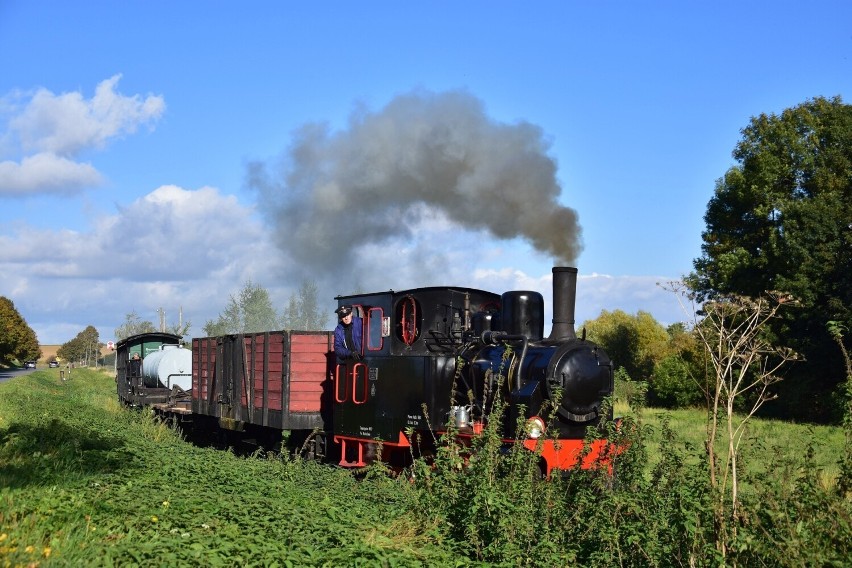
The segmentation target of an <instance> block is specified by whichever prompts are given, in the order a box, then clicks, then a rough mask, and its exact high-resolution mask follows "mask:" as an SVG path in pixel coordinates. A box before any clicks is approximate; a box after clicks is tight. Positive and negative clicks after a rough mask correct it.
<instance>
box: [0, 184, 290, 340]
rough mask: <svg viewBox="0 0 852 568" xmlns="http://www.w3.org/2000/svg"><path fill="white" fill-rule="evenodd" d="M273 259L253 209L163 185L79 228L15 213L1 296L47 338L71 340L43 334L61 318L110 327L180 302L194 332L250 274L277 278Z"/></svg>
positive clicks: (214, 194)
mask: <svg viewBox="0 0 852 568" xmlns="http://www.w3.org/2000/svg"><path fill="white" fill-rule="evenodd" d="M275 258H276V255H275V254H274V245H273V244H272V242H271V240H270V239H269V237H268V232H267V231H266V230H265V229H264V227H263V226H262V223H261V222H260V221H259V220H258V219H257V218H256V215H255V212H254V209H253V208H252V207H248V206H245V205H242V204H241V203H239V202H238V201H237V199H236V197H234V196H232V195H224V194H222V193H221V192H220V191H219V190H217V189H215V188H211V187H202V188H200V189H196V190H187V189H183V188H180V187H177V186H173V185H166V186H162V187H159V188H157V189H156V190H154V191H152V192H151V193H149V194H147V195H145V196H143V197H141V198H139V199H137V200H135V201H134V202H132V203H130V204H129V205H126V206H123V207H120V208H118V210H117V212H116V213H115V214H112V215H108V216H105V217H102V218H100V219H97V220H95V221H94V222H93V223H92V225H91V226H90V227H89V228H88V229H87V230H84V231H72V230H67V229H63V230H42V229H35V228H33V227H31V226H29V225H27V224H25V221H19V224H18V225H17V226H16V228H15V229H14V230H13V232H12V233H11V234H10V235H4V236H0V273H2V274H4V279H3V280H2V281H0V295H5V296H8V297H12V298H14V299H15V304H16V306H18V305H20V306H21V310H22V314H23V315H24V317H25V318H26V319H27V321H28V323H30V325H31V326H33V328H34V329H36V331H37V333H39V338H40V340H41V341H42V342H44V343H61V342H64V341H67V340H68V339H69V337H68V336H62V335H60V336H58V337H56V336H51V335H47V334H54V333H55V334H60V333H63V331H64V330H65V329H67V326H72V327H73V326H75V325H76V326H79V328H78V329H77V330H76V331H74V333H73V334H71V337H73V335H74V334H76V333H77V332H78V331H80V330H81V329H83V328H84V327H85V326H86V325H89V324H91V325H95V326H96V327H97V328H98V329H99V330H100V331H101V332H102V333H110V334H111V333H112V330H113V329H114V328H115V327H116V326H117V325H119V324H120V323H121V321H122V320H123V318H124V314H126V313H128V312H129V311H131V310H136V311H137V312H138V313H139V314H140V315H142V317H145V318H146V319H151V318H152V315H149V314H152V313H153V311H154V310H155V309H156V308H158V307H163V308H165V309H166V310H167V312H169V321H172V320H176V316H177V314H176V312H177V310H178V308H179V307H181V306H182V307H183V309H184V314H185V317H186V318H188V319H192V320H193V321H194V322H195V326H194V329H193V330H192V331H193V332H194V333H197V334H200V328H201V326H202V325H203V324H204V322H205V321H206V320H207V319H211V318H215V316H216V315H217V314H218V313H219V312H220V311H221V310H222V309H223V308H224V306H225V304H226V302H227V300H228V297H229V295H230V294H232V293H235V292H236V291H238V290H239V288H240V287H241V286H242V284H243V283H244V282H245V281H246V280H249V279H251V280H253V281H255V282H258V283H261V284H263V285H265V286H268V287H270V288H272V287H277V286H278V285H279V283H278V282H276V280H275V274H277V273H278V272H280V270H278V266H277V263H276V261H275ZM6 276H8V277H6ZM288 292H289V291H284V292H281V294H282V295H283V294H287V293H288ZM283 301H284V300H283V299H282V304H283ZM43 334H45V336H44V337H42V335H43Z"/></svg>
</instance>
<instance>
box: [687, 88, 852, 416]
mask: <svg viewBox="0 0 852 568" xmlns="http://www.w3.org/2000/svg"><path fill="white" fill-rule="evenodd" d="M742 135H743V137H742V140H741V141H740V142H739V143H738V144H737V146H736V149H735V150H734V153H733V155H734V158H735V159H736V160H737V162H738V164H737V165H735V166H733V167H732V168H730V169H729V170H728V171H727V172H726V173H725V175H724V177H723V178H721V179H720V180H718V181H717V182H716V189H715V193H714V196H713V197H712V198H711V200H710V202H709V203H708V205H707V212H706V214H705V216H704V220H705V222H706V226H707V227H706V230H705V231H704V232H703V233H702V239H703V241H704V242H703V245H702V256H701V257H700V258H698V259H696V260H695V261H694V268H695V270H694V272H693V273H692V274H691V275H690V276H689V278H688V280H687V281H688V284H689V286H690V287H691V289H692V290H693V291H694V292H696V293H697V294H698V298H699V299H707V298H715V297H725V296H727V295H730V294H736V295H742V296H747V297H758V296H760V295H761V294H763V293H764V291H766V290H783V291H785V292H787V293H790V294H792V295H793V296H794V297H795V298H796V299H797V300H799V302H800V306H801V307H800V309H797V310H786V311H785V312H784V313H783V314H782V316H783V317H781V318H778V319H774V320H773V321H772V322H770V326H771V330H772V332H773V333H774V334H775V335H776V336H777V337H778V338H779V341H780V342H781V343H783V344H786V345H790V346H791V347H792V348H794V349H796V350H797V351H799V352H800V353H802V355H804V356H805V358H806V360H807V363H806V364H803V365H800V366H798V368H796V369H793V371H792V372H793V373H794V376H795V379H796V380H791V381H785V383H784V385H785V387H786V388H785V389H784V390H785V391H786V392H785V393H784V394H782V397H783V400H785V402H786V404H785V405H784V406H783V410H784V411H785V412H786V413H787V414H790V415H793V416H796V417H800V418H807V419H812V420H822V421H824V420H826V419H827V418H828V417H829V416H830V414H831V409H832V406H833V407H834V408H835V409H836V408H837V407H838V406H839V405H832V401H831V395H832V393H833V392H835V390H836V387H837V385H839V384H840V383H841V382H842V381H843V378H844V376H843V362H842V361H841V359H840V357H839V355H838V354H837V350H836V349H835V347H834V344H833V340H832V338H831V336H830V335H829V333H828V331H827V328H826V322H827V321H837V322H841V323H842V324H843V325H845V326H847V327H850V326H852V106H850V105H846V104H843V102H842V101H841V99H840V98H839V97H837V98H832V99H825V98H815V99H813V100H810V101H807V102H805V103H803V104H801V105H799V106H796V107H794V108H790V109H787V110H785V111H783V112H782V113H781V114H780V115H774V114H769V115H766V114H761V115H760V116H758V117H755V118H753V119H752V120H751V122H750V124H749V125H748V126H747V127H746V128H744V129H743V131H742ZM794 391H797V392H794ZM837 416H838V413H835V414H834V417H835V418H836V417H837Z"/></svg>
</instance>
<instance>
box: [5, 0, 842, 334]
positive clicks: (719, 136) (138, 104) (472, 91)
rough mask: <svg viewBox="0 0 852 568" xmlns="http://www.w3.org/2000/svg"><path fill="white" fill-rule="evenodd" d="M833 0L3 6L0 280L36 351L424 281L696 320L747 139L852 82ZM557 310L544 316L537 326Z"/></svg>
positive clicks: (10, 2)
mask: <svg viewBox="0 0 852 568" xmlns="http://www.w3.org/2000/svg"><path fill="white" fill-rule="evenodd" d="M850 22H852V3H849V2H848V1H828V0H816V1H814V2H807V3H806V2H801V1H785V0H780V1H772V2H770V1H742V0H740V1H727V0H721V1H714V2H683V1H679V2H674V1H672V2H647V1H644V2H627V1H625V2H617V1H604V2H575V1H570V0H564V1H552V2H551V1H541V2H509V1H494V0H492V1H478V0H470V1H463V2H462V1H455V2H449V1H440V0H439V1H435V2H417V3H415V2H398V1H396V2H390V1H388V2H359V3H354V2H334V1H330V2H323V3H317V2H280V1H269V2H266V1H246V2H218V1H205V2H201V1H191V0H187V1H182V2H174V1H168V2H166V1H157V0H147V1H135V0H128V1H124V2H109V1H94V0H93V1H77V2H73V1H71V2H69V1H67V0H62V1H51V0H46V1H38V0H36V1H30V0H0V296H6V297H7V298H9V299H11V300H12V301H13V302H14V303H15V306H16V308H17V309H18V311H19V312H20V313H21V315H22V316H23V317H24V318H25V319H26V321H27V322H28V323H29V325H30V326H31V327H32V328H33V329H34V330H35V332H36V334H37V335H38V338H39V341H40V342H41V343H42V344H60V343H64V342H65V341H68V340H70V339H72V338H73V337H74V336H75V335H76V334H77V333H79V332H80V331H82V330H83V329H84V328H85V327H86V326H88V325H94V326H95V327H96V328H97V329H98V331H99V333H100V337H101V340H102V341H104V342H106V341H109V340H111V339H113V333H114V330H115V328H117V327H118V326H120V325H121V324H123V323H124V321H125V317H126V315H127V314H128V313H130V312H135V313H136V314H138V315H139V316H140V317H141V318H142V319H148V320H150V321H152V322H154V323H157V322H158V321H159V315H158V310H159V309H162V310H164V312H165V314H166V320H167V321H168V322H169V323H170V324H171V323H176V322H177V320H178V315H179V314H181V313H182V316H183V319H184V321H186V320H189V321H191V322H192V327H191V328H190V331H189V335H190V336H195V337H199V336H202V335H204V334H203V331H202V326H203V325H204V323H205V322H206V321H208V320H211V319H215V318H216V317H217V316H218V314H219V313H220V312H221V311H222V310H223V309H224V308H225V305H226V304H227V302H228V299H229V297H230V296H231V295H236V294H238V293H239V291H240V289H241V288H242V287H243V286H244V285H245V284H246V283H247V282H249V281H250V282H252V283H254V284H259V285H261V286H263V287H265V288H266V289H267V290H269V292H270V295H271V297H272V299H273V301H274V302H275V304H276V306H278V307H280V308H283V307H284V306H285V305H286V304H287V302H288V300H289V298H290V297H291V296H292V295H293V294H294V293H295V292H296V291H298V289H299V287H300V286H302V285H303V284H304V283H305V282H313V283H315V284H316V285H317V287H318V290H319V300H320V305H321V306H322V307H323V309H326V310H327V312H328V314H329V319H328V323H329V326H331V325H332V324H333V322H334V320H333V314H332V310H333V309H334V307H335V306H336V302H335V300H334V297H335V296H337V295H346V294H351V293H355V292H372V291H381V290H388V289H394V290H403V289H408V288H414V287H419V286H433V285H452V286H469V287H474V288H482V289H485V290H489V291H493V292H498V293H502V292H504V291H507V290H537V291H540V292H541V293H542V294H543V296H544V299H545V302H546V304H547V306H548V308H547V309H548V312H547V314H546V317H547V318H548V319H547V320H546V321H549V317H550V299H551V284H550V278H551V268H552V267H553V266H555V265H568V266H576V267H577V268H578V269H579V282H578V292H577V308H576V317H577V322H578V324H580V323H581V322H582V321H585V320H588V319H593V318H595V317H598V316H599V315H600V313H601V311H602V310H608V311H613V310H624V311H626V312H628V313H631V314H632V313H636V312H638V311H640V310H642V311H646V312H650V313H651V314H652V315H653V316H654V317H655V318H656V319H657V320H658V321H660V322H661V323H663V324H664V325H668V324H670V323H674V322H677V321H683V320H687V319H689V318H690V317H691V316H690V314H686V313H684V311H683V310H682V308H681V307H680V304H679V302H678V301H677V298H676V296H674V295H673V294H672V293H671V292H669V291H667V290H665V289H664V288H663V287H661V286H660V285H659V283H665V282H669V281H674V280H678V279H680V278H681V277H682V276H684V275H686V274H688V273H689V272H690V271H691V270H692V266H693V265H692V262H693V260H694V259H695V258H697V257H699V256H700V254H701V232H702V230H703V229H704V221H703V215H704V212H705V209H706V206H707V202H708V201H709V199H710V198H711V197H712V195H713V189H714V184H715V182H716V180H717V179H719V178H720V177H721V176H722V175H723V174H724V173H725V171H726V170H727V169H728V168H730V167H732V166H734V165H736V162H735V161H734V159H733V157H732V151H733V150H734V148H735V146H736V144H737V142H738V141H739V140H740V138H741V132H740V131H741V129H742V128H744V127H746V126H747V125H748V123H749V120H750V119H751V118H752V117H755V116H758V115H760V114H762V113H767V114H769V113H775V114H777V113H780V112H781V111H783V110H784V109H785V108H790V107H793V106H796V105H798V104H800V103H803V102H805V101H807V100H809V99H812V98H814V97H819V96H825V97H833V96H840V97H842V98H843V99H844V100H847V99H848V98H849V97H850V94H849V93H850V91H852V24H850ZM548 329H549V326H546V329H545V332H546V333H547V332H548Z"/></svg>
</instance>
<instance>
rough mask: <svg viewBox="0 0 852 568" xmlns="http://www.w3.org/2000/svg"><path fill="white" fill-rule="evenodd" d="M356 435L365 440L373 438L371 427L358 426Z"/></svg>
mask: <svg viewBox="0 0 852 568" xmlns="http://www.w3.org/2000/svg"><path fill="white" fill-rule="evenodd" d="M358 433H359V434H360V435H361V436H365V437H367V438H372V437H373V427H372V426H359V427H358Z"/></svg>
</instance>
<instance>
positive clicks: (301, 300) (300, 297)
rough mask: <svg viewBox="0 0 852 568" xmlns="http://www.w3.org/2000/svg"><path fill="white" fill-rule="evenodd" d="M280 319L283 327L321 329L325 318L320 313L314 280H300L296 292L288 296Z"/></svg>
mask: <svg viewBox="0 0 852 568" xmlns="http://www.w3.org/2000/svg"><path fill="white" fill-rule="evenodd" d="M282 320H283V322H282V323H283V326H284V328H285V329H308V330H310V329H322V328H323V327H324V326H325V322H326V318H324V317H322V316H321V315H320V311H319V303H318V301H317V285H316V283H315V282H313V281H308V280H306V281H304V282H302V285H301V287H300V288H299V291H298V293H293V295H292V296H290V302H289V303H288V304H287V308H286V309H285V310H284V316H283V318H282Z"/></svg>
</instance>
